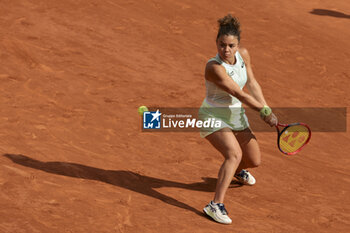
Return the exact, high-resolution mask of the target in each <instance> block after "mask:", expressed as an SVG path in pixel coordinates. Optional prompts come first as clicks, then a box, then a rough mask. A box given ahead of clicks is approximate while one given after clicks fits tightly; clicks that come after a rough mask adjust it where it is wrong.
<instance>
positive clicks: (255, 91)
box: [239, 48, 267, 105]
mask: <svg viewBox="0 0 350 233" xmlns="http://www.w3.org/2000/svg"><path fill="white" fill-rule="evenodd" d="M239 53H240V54H241V56H242V58H243V60H244V62H245V65H246V69H247V76H248V79H247V83H246V87H247V88H248V91H249V92H250V94H251V95H252V96H253V97H254V98H255V99H256V100H257V101H258V102H260V103H261V104H263V105H267V103H266V100H265V98H264V95H263V92H262V90H261V87H260V85H259V83H258V82H257V81H256V79H255V77H254V73H253V69H252V65H251V61H250V56H249V53H248V50H247V49H245V48H239Z"/></svg>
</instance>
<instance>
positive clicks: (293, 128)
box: [276, 123, 311, 155]
mask: <svg viewBox="0 0 350 233" xmlns="http://www.w3.org/2000/svg"><path fill="white" fill-rule="evenodd" d="M278 127H284V128H283V129H282V130H281V131H280V129H279V128H278ZM276 130H277V134H278V138H277V145H278V149H279V150H280V151H281V152H282V153H284V154H286V155H294V154H296V153H298V152H299V151H300V150H301V149H302V148H303V147H304V146H305V145H306V144H307V143H308V142H309V141H310V138H311V130H310V128H309V126H307V125H306V124H304V123H293V124H288V125H287V124H280V123H278V124H277V125H276Z"/></svg>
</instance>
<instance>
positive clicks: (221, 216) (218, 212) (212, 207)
mask: <svg viewBox="0 0 350 233" xmlns="http://www.w3.org/2000/svg"><path fill="white" fill-rule="evenodd" d="M203 211H204V213H206V214H207V215H208V216H210V217H211V218H212V219H214V220H215V221H217V222H219V223H223V224H231V223H232V220H231V219H230V218H229V217H228V215H227V214H228V213H227V210H226V209H225V206H224V204H223V203H214V202H213V201H211V202H210V203H209V204H208V205H207V206H206V207H204V209H203Z"/></svg>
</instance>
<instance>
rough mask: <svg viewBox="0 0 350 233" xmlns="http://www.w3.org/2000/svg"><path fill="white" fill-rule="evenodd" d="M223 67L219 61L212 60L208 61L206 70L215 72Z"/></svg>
mask: <svg viewBox="0 0 350 233" xmlns="http://www.w3.org/2000/svg"><path fill="white" fill-rule="evenodd" d="M221 69H224V67H223V66H221V65H220V64H219V63H218V62H216V61H210V62H208V63H207V65H206V67H205V70H206V71H211V72H213V71H214V72H215V71H217V70H221Z"/></svg>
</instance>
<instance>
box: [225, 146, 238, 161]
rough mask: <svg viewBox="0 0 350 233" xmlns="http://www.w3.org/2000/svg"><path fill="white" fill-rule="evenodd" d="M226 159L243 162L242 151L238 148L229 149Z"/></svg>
mask: <svg viewBox="0 0 350 233" xmlns="http://www.w3.org/2000/svg"><path fill="white" fill-rule="evenodd" d="M225 159H226V160H229V161H233V162H241V160H242V151H241V150H238V149H232V150H228V151H227V152H226V154H225Z"/></svg>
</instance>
